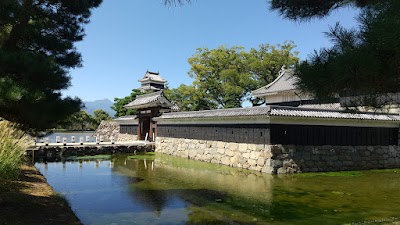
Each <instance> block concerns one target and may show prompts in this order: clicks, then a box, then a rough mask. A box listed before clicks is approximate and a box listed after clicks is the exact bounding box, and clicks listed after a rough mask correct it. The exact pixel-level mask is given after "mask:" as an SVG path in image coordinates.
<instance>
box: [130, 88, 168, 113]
mask: <svg viewBox="0 0 400 225" xmlns="http://www.w3.org/2000/svg"><path fill="white" fill-rule="evenodd" d="M156 106H162V107H172V103H171V102H169V101H168V99H166V98H165V97H164V93H163V91H162V90H161V91H157V92H154V93H150V94H144V95H139V96H136V99H135V100H134V101H132V102H130V103H129V104H127V105H125V106H124V107H125V108H128V109H130V108H135V109H142V108H150V107H156Z"/></svg>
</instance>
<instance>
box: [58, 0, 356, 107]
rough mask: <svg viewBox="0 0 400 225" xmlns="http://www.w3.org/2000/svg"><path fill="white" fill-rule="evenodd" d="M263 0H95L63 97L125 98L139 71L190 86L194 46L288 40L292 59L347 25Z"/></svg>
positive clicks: (336, 16)
mask: <svg viewBox="0 0 400 225" xmlns="http://www.w3.org/2000/svg"><path fill="white" fill-rule="evenodd" d="M268 7H269V5H268V1H267V0H197V1H195V2H193V3H192V4H191V5H185V6H183V7H167V6H165V5H164V4H163V1H162V0H103V3H102V5H101V6H100V7H99V8H97V9H95V10H94V12H93V15H92V17H91V22H90V23H89V24H88V25H87V26H86V27H85V28H86V37H85V39H84V40H83V41H82V42H79V43H77V44H76V47H77V48H78V50H79V51H80V52H81V53H82V57H83V67H81V68H77V69H74V70H71V71H70V75H71V77H72V80H71V84H72V86H71V87H70V88H69V89H68V90H66V91H64V94H65V95H69V96H78V97H80V98H81V99H82V100H84V101H93V100H98V99H104V98H108V99H110V100H113V99H114V98H115V97H119V98H121V97H125V96H127V95H129V94H130V92H131V90H132V89H133V88H137V87H139V86H140V84H139V83H138V81H137V80H138V79H140V78H142V77H143V75H144V74H145V72H146V70H150V71H155V72H157V71H159V72H160V74H161V76H162V77H163V78H164V79H166V80H168V82H169V86H170V87H172V88H174V87H177V86H179V85H180V84H182V83H183V84H190V83H191V82H192V81H191V78H190V77H189V76H188V75H187V73H188V71H189V69H190V66H189V64H188V63H187V59H188V58H189V57H190V56H192V55H193V54H194V53H195V51H196V49H197V48H204V47H207V48H210V49H212V48H217V47H218V46H221V45H227V46H235V45H237V46H244V47H245V48H246V49H250V48H256V47H257V46H258V45H260V44H272V45H276V44H279V43H283V42H284V41H293V42H294V43H295V44H296V45H297V47H296V49H295V50H296V51H299V52H300V54H299V56H300V58H301V59H303V60H304V59H306V58H307V56H308V55H309V54H310V53H312V52H313V51H314V49H319V48H320V47H324V46H329V45H330V43H329V40H328V39H327V38H325V36H324V34H323V32H325V31H327V30H328V28H329V25H330V26H333V25H334V24H335V23H336V22H340V23H341V24H343V25H344V26H345V27H351V26H354V25H355V24H356V23H355V19H354V16H355V15H356V13H355V11H354V10H352V9H342V10H340V11H337V12H335V13H333V14H332V15H331V16H329V17H328V18H325V19H323V20H312V21H310V22H303V23H298V22H293V21H289V20H285V19H283V18H282V17H280V16H279V15H278V14H277V13H276V12H271V11H269V10H268Z"/></svg>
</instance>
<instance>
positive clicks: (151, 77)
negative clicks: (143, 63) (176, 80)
mask: <svg viewBox="0 0 400 225" xmlns="http://www.w3.org/2000/svg"><path fill="white" fill-rule="evenodd" d="M138 81H139V82H140V83H141V86H140V88H139V90H141V91H142V92H146V91H153V92H155V91H160V90H163V89H164V87H165V83H167V81H166V80H164V79H163V78H162V77H161V76H160V73H158V72H157V73H155V72H150V71H148V70H147V71H146V74H145V75H144V77H143V78H142V79H140V80H138Z"/></svg>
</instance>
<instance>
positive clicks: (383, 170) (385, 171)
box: [370, 168, 400, 173]
mask: <svg viewBox="0 0 400 225" xmlns="http://www.w3.org/2000/svg"><path fill="white" fill-rule="evenodd" d="M370 171H371V172H375V173H400V168H395V169H378V170H370Z"/></svg>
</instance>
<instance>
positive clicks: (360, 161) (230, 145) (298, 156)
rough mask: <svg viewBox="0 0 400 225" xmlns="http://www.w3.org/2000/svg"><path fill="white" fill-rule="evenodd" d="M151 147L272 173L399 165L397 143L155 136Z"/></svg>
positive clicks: (203, 159) (168, 152)
mask: <svg viewBox="0 0 400 225" xmlns="http://www.w3.org/2000/svg"><path fill="white" fill-rule="evenodd" d="M155 151H156V152H160V153H164V154H168V155H173V156H178V157H184V158H189V159H194V160H199V161H204V162H210V163H215V164H222V165H227V166H232V167H238V168H244V169H249V170H255V171H260V172H264V173H272V174H275V173H279V174H282V173H296V172H324V171H345V170H365V169H381V168H400V147H399V146H356V147H353V146H330V145H324V146H294V145H284V146H282V145H269V144H246V143H234V142H222V141H207V140H196V139H183V138H170V137H157V139H156V148H155Z"/></svg>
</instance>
